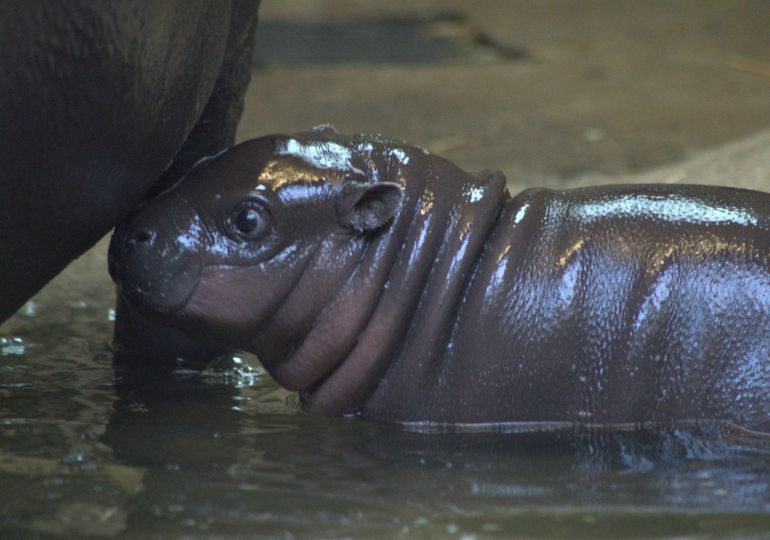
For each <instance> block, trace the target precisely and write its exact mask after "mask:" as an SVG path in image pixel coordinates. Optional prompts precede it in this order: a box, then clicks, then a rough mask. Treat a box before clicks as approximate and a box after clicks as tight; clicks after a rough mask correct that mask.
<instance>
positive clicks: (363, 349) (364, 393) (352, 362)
mask: <svg viewBox="0 0 770 540" xmlns="http://www.w3.org/2000/svg"><path fill="white" fill-rule="evenodd" d="M386 177H387V178H390V176H389V175H388V176H386ZM424 183H425V184H426V186H427V183H426V182H424ZM425 193H426V188H423V189H422V190H421V193H420V197H418V198H416V203H415V205H414V207H413V209H412V212H411V220H410V222H409V225H408V227H407V229H406V231H405V233H404V235H403V236H402V237H403V238H407V239H409V238H411V237H412V235H413V231H415V230H416V229H415V224H416V223H417V220H418V218H421V217H422V216H421V213H420V212H419V208H420V207H421V206H422V204H423V198H424V195H425ZM402 212H403V211H402ZM399 218H400V219H403V218H404V214H403V213H402V214H401V215H400V216H399ZM423 223H426V220H423ZM427 225H428V226H429V225H430V224H429V223H427ZM434 228H435V226H434ZM414 234H417V233H414ZM407 245H414V243H413V242H411V243H410V242H407ZM404 253H405V252H404V250H400V251H399V252H398V255H397V259H396V261H395V263H394V264H393V265H392V266H391V267H390V272H389V273H388V276H387V278H386V280H385V283H384V286H383V288H382V289H381V290H382V291H383V292H382V294H380V295H379V297H378V299H377V304H376V306H375V308H374V310H373V311H372V312H371V316H370V317H369V320H368V321H367V324H366V327H365V328H364V330H363V331H362V332H361V334H360V335H359V336H358V338H357V341H356V343H355V344H354V346H353V348H352V349H351V350H350V351H349V353H348V354H347V355H346V357H345V358H344V359H343V360H344V361H345V362H344V364H346V365H347V366H348V367H347V369H346V372H347V373H346V372H339V371H340V370H339V369H338V370H337V371H338V373H334V374H333V375H334V376H336V378H335V379H332V378H331V377H329V378H327V380H326V381H324V383H325V385H324V386H322V387H319V388H317V389H316V390H315V396H313V397H312V398H310V399H311V400H312V402H314V403H317V404H318V406H320V405H321V404H323V403H324V402H327V403H328V402H329V401H331V399H330V398H329V397H327V396H329V395H334V394H340V393H341V392H340V391H339V390H338V389H339V388H340V387H342V388H349V386H350V385H351V384H353V381H348V382H347V385H346V383H345V381H344V379H345V378H346V375H347V374H348V373H350V372H351V371H352V372H356V371H357V369H361V366H360V364H361V363H362V362H366V360H367V359H369V362H366V363H367V364H368V367H369V371H371V369H372V366H373V365H375V364H381V363H382V357H385V356H389V357H391V359H390V361H388V362H387V364H386V368H385V370H384V372H385V373H387V371H388V370H389V369H390V368H391V366H392V364H393V358H395V357H397V356H398V354H400V351H398V350H396V351H389V350H388V349H387V348H385V350H386V351H387V352H385V353H382V352H381V353H380V355H379V357H378V356H377V353H376V352H374V353H368V351H367V346H365V345H362V343H364V342H365V341H366V340H367V338H369V336H372V335H376V329H374V328H373V324H374V323H373V321H375V319H376V318H377V315H378V314H379V313H381V312H382V311H383V310H384V309H385V307H384V306H386V304H387V302H388V300H389V298H390V296H392V295H393V294H395V293H393V292H392V289H391V287H390V284H391V282H392V281H393V275H394V273H395V272H397V271H398V270H400V269H402V268H403V267H404V264H405V263H404V256H405V255H404ZM418 283H419V284H420V290H421V291H423V290H424V286H425V283H427V278H426V279H424V280H419V281H418ZM421 294H422V292H421ZM418 305H419V303H416V304H415V307H414V308H410V309H406V312H405V313H401V314H400V315H401V316H400V317H399V319H400V321H401V325H402V326H406V328H407V329H408V328H410V327H411V326H412V321H413V320H414V316H415V313H416V311H417V306H418ZM387 337H388V338H390V341H391V342H397V340H396V339H395V337H394V336H390V335H388V336H387ZM384 342H385V343H387V341H384ZM380 350H382V349H380ZM377 360H380V361H377ZM340 365H342V363H340ZM380 371H382V368H380ZM357 375H358V374H356V373H353V375H352V376H351V375H348V376H347V378H348V379H350V378H351V377H353V378H354V381H368V380H373V381H374V382H370V383H367V384H366V385H362V384H360V383H359V384H357V385H355V386H359V387H362V386H366V387H368V388H359V390H358V391H357V392H354V393H355V394H357V396H358V397H359V401H361V402H362V403H363V402H365V400H366V398H367V397H368V395H370V394H371V392H372V390H373V388H372V386H374V385H376V384H378V383H379V380H378V379H377V378H375V377H372V376H371V375H372V374H371V373H367V375H369V376H368V377H366V376H365V377H359V376H357ZM340 379H342V380H343V382H339V380H340ZM346 393H347V392H346ZM359 406H360V405H359ZM352 407H353V406H352V405H350V404H347V405H345V406H343V407H342V408H343V409H345V410H346V411H348V410H350V409H351V408H352Z"/></svg>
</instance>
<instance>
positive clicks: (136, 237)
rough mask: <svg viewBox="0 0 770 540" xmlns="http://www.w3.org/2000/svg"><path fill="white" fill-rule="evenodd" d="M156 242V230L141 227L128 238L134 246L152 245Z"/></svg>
mask: <svg viewBox="0 0 770 540" xmlns="http://www.w3.org/2000/svg"><path fill="white" fill-rule="evenodd" d="M154 242H155V232H154V231H148V230H146V229H140V230H138V231H136V232H135V233H134V234H132V235H130V236H129V238H128V243H129V244H132V245H134V246H137V247H139V246H141V247H150V246H152V244H153V243H154Z"/></svg>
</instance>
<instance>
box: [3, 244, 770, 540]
mask: <svg viewBox="0 0 770 540" xmlns="http://www.w3.org/2000/svg"><path fill="white" fill-rule="evenodd" d="M105 254H106V245H105V244H104V243H102V244H100V245H99V246H97V248H95V250H93V251H92V252H90V253H89V254H87V255H86V256H84V257H83V258H82V259H80V260H79V261H77V262H76V263H75V264H74V265H73V266H71V267H70V268H69V269H68V270H67V271H66V272H65V273H64V274H63V275H62V276H60V277H59V278H57V280H56V281H55V282H53V283H52V284H51V285H49V287H47V288H46V289H45V290H44V291H42V292H41V293H40V294H39V295H38V296H37V297H36V298H34V299H33V300H32V301H31V302H30V303H28V304H27V305H26V306H25V307H24V308H23V309H22V310H21V311H20V312H19V313H18V314H17V315H16V316H14V317H13V319H11V320H9V321H8V322H6V323H5V324H4V325H3V326H0V538H2V539H13V538H23V539H26V538H72V539H80V538H99V537H112V538H126V539H145V538H158V539H166V538H168V539H182V538H184V539H236V538H238V539H241V538H456V539H458V540H459V539H462V540H470V539H486V538H727V537H734V538H746V537H757V538H760V537H766V536H768V535H770V491H769V490H770V488H768V486H770V443H769V442H768V441H766V440H760V439H755V438H752V437H747V436H745V435H744V434H741V433H737V432H734V431H731V430H727V429H724V428H719V427H704V428H690V429H678V430H674V429H671V430H659V431H647V432H638V433H622V432H620V433H597V432H573V431H566V432H561V433H545V434H532V433H530V434H443V435H435V434H434V435H426V434H420V433H411V432H407V431H404V430H402V429H400V428H398V427H397V426H391V425H385V424H379V423H375V422H368V421H364V420H360V419H334V418H323V417H318V416H311V415H307V414H305V413H303V412H301V411H300V410H299V409H298V407H297V406H296V398H295V397H294V396H293V395H292V394H291V393H288V392H286V391H284V390H281V389H280V388H278V387H277V386H276V384H275V383H274V382H273V381H272V380H270V378H269V377H268V376H267V375H265V374H264V372H263V371H262V369H261V368H260V367H259V364H258V363H257V362H256V360H255V359H254V358H249V357H247V356H246V355H243V356H237V357H231V358H223V359H220V361H218V362H217V364H216V365H215V366H213V367H211V368H210V369H209V370H207V371H206V372H204V373H203V374H201V375H199V374H195V373H190V372H186V371H180V372H179V373H177V374H176V376H175V377H174V379H173V381H171V382H170V383H168V384H167V383H166V382H162V381H152V380H150V381H149V383H148V382H147V381H145V382H144V383H142V384H140V383H138V382H137V381H134V380H133V379H131V378H128V377H126V376H125V372H124V370H123V369H118V370H116V367H115V363H114V362H115V359H114V356H115V353H114V351H113V350H112V349H111V347H110V344H109V342H110V337H111V332H112V321H111V319H112V317H113V315H112V313H113V312H112V307H113V291H112V286H111V283H110V281H109V278H108V276H107V272H106V260H105V258H106V257H105ZM118 367H120V366H118Z"/></svg>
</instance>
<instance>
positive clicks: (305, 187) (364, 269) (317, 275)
mask: <svg viewBox="0 0 770 540" xmlns="http://www.w3.org/2000/svg"><path fill="white" fill-rule="evenodd" d="M769 227H770V196H769V195H766V194H763V193H758V192H751V191H745V190H737V189H729V188H715V187H703V186H669V185H646V186H640V185H638V186H607V187H592V188H585V189H575V190H567V191H553V190H548V189H530V190H527V191H524V192H522V193H521V194H519V195H518V196H516V197H514V198H511V197H510V196H509V194H508V192H507V190H506V188H505V178H504V176H503V175H502V174H501V173H500V172H497V171H483V172H481V173H478V174H469V173H467V172H464V171H462V170H461V169H459V168H458V167H456V166H454V165H453V164H451V163H449V162H448V161H445V160H444V159H441V158H439V157H437V156H434V155H431V154H429V153H427V152H425V151H424V150H422V149H420V148H417V147H414V146H410V145H408V144H406V143H401V142H395V141H390V140H383V139H381V138H379V137H374V136H369V135H358V136H352V137H349V136H343V135H340V134H338V133H336V132H334V131H333V130H331V129H329V128H326V129H315V130H311V131H308V132H304V133H300V134H296V135H292V136H271V137H264V138H260V139H256V140H252V141H248V142H245V143H243V144H241V145H239V146H236V147H234V148H233V149H231V150H230V151H228V152H227V153H225V154H224V155H221V156H220V157H218V158H216V159H214V160H213V161H211V162H210V163H209V164H208V165H207V166H205V167H203V168H199V169H198V170H196V171H195V172H193V173H192V174H191V175H190V176H189V177H188V178H187V179H185V180H184V181H183V182H181V183H180V184H179V185H177V186H176V187H175V188H174V189H172V190H170V191H168V192H166V193H165V194H163V195H162V196H160V197H159V198H157V199H156V200H154V201H153V202H151V203H149V204H147V205H145V206H143V207H141V208H140V209H139V210H138V211H137V212H135V213H134V214H133V215H132V216H131V217H130V218H129V219H127V220H126V221H125V222H123V223H122V224H121V225H120V226H119V227H118V228H117V230H116V232H115V235H114V237H113V239H112V244H111V246H110V271H111V274H112V276H113V278H114V279H115V280H116V281H117V282H118V284H119V286H120V290H121V292H122V294H123V295H124V296H125V297H126V299H127V300H128V301H129V302H130V303H131V304H132V305H133V306H136V307H137V308H139V309H141V310H143V311H144V312H146V313H151V314H154V315H155V316H157V317H159V318H161V319H163V320H164V321H165V322H172V323H173V324H175V325H177V326H179V327H180V328H182V329H183V330H185V331H186V332H189V333H191V334H194V335H196V336H203V337H206V338H207V339H209V340H211V341H212V342H214V343H219V344H227V345H231V346H233V347H238V348H240V349H244V350H247V351H251V352H254V353H255V354H256V355H257V356H258V357H259V358H260V360H261V361H262V363H263V364H264V366H265V367H266V369H267V370H268V371H269V372H270V373H271V374H272V376H273V377H274V378H275V379H276V380H277V381H278V382H279V383H280V384H282V385H283V386H285V387H287V388H290V389H296V390H301V391H302V392H301V396H302V399H303V402H304V404H305V406H306V407H307V409H309V410H311V411H320V412H324V413H327V414H349V413H360V414H362V415H363V416H365V417H369V418H374V419H381V420H389V421H396V422H406V423H411V422H416V423H420V422H425V423H430V424H431V425H435V424H439V425H441V424H449V425H456V424H476V423H487V424H488V423H504V422H526V423H533V424H535V425H543V426H548V425H561V424H564V425H570V424H572V425H599V426H618V425H621V424H623V425H625V424H631V425H639V424H645V423H652V424H656V423H661V424H668V423H672V422H689V421H717V422H728V423H731V424H735V425H737V426H741V427H743V428H746V429H751V430H757V431H765V432H770V400H769V399H768V397H767V395H768V388H770V234H768V228H769ZM541 423H542V424H541Z"/></svg>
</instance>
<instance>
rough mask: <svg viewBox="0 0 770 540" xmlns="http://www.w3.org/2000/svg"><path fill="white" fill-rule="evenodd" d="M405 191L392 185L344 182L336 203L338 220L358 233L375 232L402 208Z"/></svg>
mask: <svg viewBox="0 0 770 540" xmlns="http://www.w3.org/2000/svg"><path fill="white" fill-rule="evenodd" d="M403 198H404V190H403V189H402V188H401V186H400V185H398V184H396V183H394V182H378V183H376V184H366V183H363V182H346V183H345V184H343V185H342V190H341V193H340V198H339V200H338V201H337V205H336V206H337V207H336V210H337V221H339V223H340V225H342V226H343V227H345V228H347V229H351V230H354V231H357V232H362V231H374V230H377V229H379V228H380V227H382V226H383V225H385V224H386V223H387V222H388V221H390V220H391V219H392V218H393V216H394V215H395V213H396V212H397V211H398V209H399V208H401V201H402V200H403Z"/></svg>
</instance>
